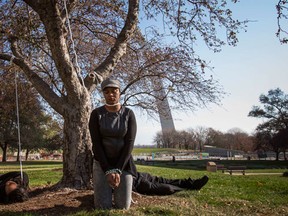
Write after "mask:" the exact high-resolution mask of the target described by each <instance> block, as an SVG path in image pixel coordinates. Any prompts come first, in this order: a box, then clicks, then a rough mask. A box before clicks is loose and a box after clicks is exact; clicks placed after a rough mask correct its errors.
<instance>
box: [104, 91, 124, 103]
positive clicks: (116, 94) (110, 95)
mask: <svg viewBox="0 0 288 216" xmlns="http://www.w3.org/2000/svg"><path fill="white" fill-rule="evenodd" d="M103 94H104V98H105V101H106V103H107V104H110V105H113V104H116V103H118V102H119V99H120V90H119V89H118V88H112V87H107V88H105V89H104V90H103Z"/></svg>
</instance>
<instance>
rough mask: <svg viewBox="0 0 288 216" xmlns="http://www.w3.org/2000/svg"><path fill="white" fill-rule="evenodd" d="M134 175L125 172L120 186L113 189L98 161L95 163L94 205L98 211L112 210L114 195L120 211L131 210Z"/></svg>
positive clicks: (116, 205)
mask: <svg viewBox="0 0 288 216" xmlns="http://www.w3.org/2000/svg"><path fill="white" fill-rule="evenodd" d="M132 184H133V178H132V175H131V174H130V173H128V172H125V171H123V172H122V174H121V178H120V184H119V186H118V187H117V188H115V189H112V188H111V187H110V186H109V184H108V182H107V180H106V176H105V173H104V172H103V170H102V168H101V166H100V164H99V162H98V161H96V160H94V163H93V187H94V205H95V208H96V209H111V208H112V197H113V194H114V203H115V207H116V208H118V209H129V208H130V204H131V200H132Z"/></svg>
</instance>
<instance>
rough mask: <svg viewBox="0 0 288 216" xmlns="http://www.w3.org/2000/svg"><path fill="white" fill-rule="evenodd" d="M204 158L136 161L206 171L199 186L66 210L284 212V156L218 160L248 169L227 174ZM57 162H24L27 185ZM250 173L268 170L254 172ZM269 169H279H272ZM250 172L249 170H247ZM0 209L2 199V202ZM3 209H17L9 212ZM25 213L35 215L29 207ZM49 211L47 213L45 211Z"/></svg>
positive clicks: (56, 175)
mask: <svg viewBox="0 0 288 216" xmlns="http://www.w3.org/2000/svg"><path fill="white" fill-rule="evenodd" d="M206 162H207V161H204V160H203V161H176V163H171V162H167V161H166V162H163V161H158V162H155V163H154V165H149V166H147V165H140V164H137V168H138V170H139V171H142V172H150V173H152V174H154V175H161V176H164V177H167V178H188V177H193V178H199V177H201V176H203V175H208V176H209V178H210V180H209V182H208V184H207V185H206V186H205V187H204V188H203V189H202V190H201V191H200V192H198V191H183V192H179V193H176V194H174V195H170V196H162V197H161V196H156V197H148V196H141V197H140V198H137V201H138V203H136V204H132V206H131V208H130V209H129V210H128V211H122V210H111V211H99V210H95V211H93V210H92V211H91V210H88V209H87V210H83V209H81V210H79V212H77V211H76V212H75V211H74V212H73V213H71V214H70V215H73V216H76V215H83V216H90V215H171V216H172V215H201V216H202V215H288V206H287V200H288V178H287V177H283V176H282V173H283V172H287V171H288V170H287V168H288V162H286V161H279V162H275V161H221V164H223V163H224V164H225V165H229V164H233V165H235V164H243V163H245V165H246V166H247V168H248V170H247V175H245V176H243V175H232V176H231V175H229V174H223V173H222V172H219V171H218V172H207V171H206V169H205V164H206ZM61 168H62V164H61V162H55V161H53V162H44V161H40V162H36V161H33V162H23V170H24V171H25V172H27V173H28V175H29V177H30V182H31V183H30V186H31V187H32V188H33V187H39V186H48V185H52V184H55V183H56V182H57V181H59V179H60V178H61V175H62V172H61ZM12 170H13V171H14V170H19V165H17V163H11V162H10V163H0V174H1V173H5V172H8V171H12ZM253 173H268V174H262V175H252V174H253ZM270 173H278V175H272V174H270ZM248 174H249V175H248ZM0 214H1V205H0ZM5 215H12V216H16V215H21V214H19V212H18V213H13V212H11V213H10V212H7V211H5ZM24 215H27V216H28V215H33V216H34V215H39V214H34V213H33V212H30V213H29V212H28V213H25V214H24ZM47 215H49V214H47Z"/></svg>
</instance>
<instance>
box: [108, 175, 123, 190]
mask: <svg viewBox="0 0 288 216" xmlns="http://www.w3.org/2000/svg"><path fill="white" fill-rule="evenodd" d="M106 179H107V182H108V184H109V185H110V187H112V188H116V187H118V186H119V184H120V175H119V174H118V173H110V174H108V175H106Z"/></svg>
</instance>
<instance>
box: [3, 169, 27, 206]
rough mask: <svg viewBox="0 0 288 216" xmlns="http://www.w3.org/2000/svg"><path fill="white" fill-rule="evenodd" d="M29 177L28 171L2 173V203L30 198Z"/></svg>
mask: <svg viewBox="0 0 288 216" xmlns="http://www.w3.org/2000/svg"><path fill="white" fill-rule="evenodd" d="M28 188H29V178H28V175H27V173H25V172H23V179H22V178H21V172H17V171H14V172H8V173H5V174H2V175H0V203H5V204H7V203H15V202H24V201H26V200H28V198H29V197H28Z"/></svg>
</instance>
